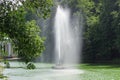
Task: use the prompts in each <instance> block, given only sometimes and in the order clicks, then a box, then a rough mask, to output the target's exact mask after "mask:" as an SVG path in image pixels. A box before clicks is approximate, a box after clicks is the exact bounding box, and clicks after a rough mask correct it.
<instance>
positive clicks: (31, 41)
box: [0, 0, 52, 63]
mask: <svg viewBox="0 0 120 80" xmlns="http://www.w3.org/2000/svg"><path fill="white" fill-rule="evenodd" d="M19 2H21V4H22V5H19V6H17V3H19ZM17 3H16V4H13V3H12V2H11V1H8V2H7V4H6V1H3V3H0V9H1V10H0V25H1V26H0V32H1V33H3V34H4V33H5V34H7V36H8V37H9V38H10V39H11V40H12V42H13V43H14V45H15V47H16V50H17V52H18V57H20V58H22V60H23V61H25V62H26V63H28V62H29V61H31V60H33V59H34V58H36V57H37V56H39V55H40V54H41V53H42V52H43V50H44V49H45V47H44V40H45V39H44V38H41V37H40V29H39V26H37V25H36V21H34V20H31V21H27V20H26V14H27V13H28V12H29V11H30V12H33V13H37V14H38V16H40V17H42V18H47V17H48V16H49V13H50V8H51V6H52V0H26V1H23V0H19V1H18V2H17ZM10 6H13V7H10Z"/></svg>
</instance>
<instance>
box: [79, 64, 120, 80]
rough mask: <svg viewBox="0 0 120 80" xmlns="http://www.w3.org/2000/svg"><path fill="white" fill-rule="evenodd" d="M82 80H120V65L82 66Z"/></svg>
mask: <svg viewBox="0 0 120 80" xmlns="http://www.w3.org/2000/svg"><path fill="white" fill-rule="evenodd" d="M79 68H80V69H82V70H84V73H83V74H80V80H120V65H113V64H112V65H108V64H106V65H103V64H96V65H94V64H81V65H80V66H79Z"/></svg>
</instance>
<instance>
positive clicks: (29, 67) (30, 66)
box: [27, 62, 36, 69]
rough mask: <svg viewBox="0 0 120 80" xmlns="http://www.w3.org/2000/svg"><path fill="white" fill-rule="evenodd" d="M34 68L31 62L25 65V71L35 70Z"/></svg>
mask: <svg viewBox="0 0 120 80" xmlns="http://www.w3.org/2000/svg"><path fill="white" fill-rule="evenodd" d="M35 68H36V67H35V65H34V64H33V63H32V62H29V63H28V64H27V69H35Z"/></svg>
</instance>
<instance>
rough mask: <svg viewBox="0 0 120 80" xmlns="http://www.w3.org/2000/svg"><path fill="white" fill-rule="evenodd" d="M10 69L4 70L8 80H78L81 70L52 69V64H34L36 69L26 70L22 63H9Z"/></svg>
mask: <svg viewBox="0 0 120 80" xmlns="http://www.w3.org/2000/svg"><path fill="white" fill-rule="evenodd" d="M10 65H11V68H6V69H5V70H4V75H5V76H7V77H8V80H80V74H82V73H83V71H82V70H79V69H73V68H66V69H53V68H52V67H53V66H54V64H44V63H35V65H36V67H37V68H36V69H34V70H28V69H26V68H25V67H26V66H25V64H24V63H22V62H10Z"/></svg>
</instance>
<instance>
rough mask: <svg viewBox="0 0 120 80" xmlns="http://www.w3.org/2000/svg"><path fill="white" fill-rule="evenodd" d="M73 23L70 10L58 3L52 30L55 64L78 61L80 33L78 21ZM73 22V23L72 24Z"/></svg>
mask: <svg viewBox="0 0 120 80" xmlns="http://www.w3.org/2000/svg"><path fill="white" fill-rule="evenodd" d="M77 22H78V24H77V25H74V21H73V20H72V19H71V16H70V10H69V9H68V8H63V7H61V6H60V5H59V6H58V7H57V11H56V15H55V21H54V32H55V61H56V65H57V66H63V65H66V64H67V65H68V64H77V63H79V60H80V59H79V58H80V57H79V56H80V50H81V49H80V48H81V47H80V41H81V40H80V39H81V38H80V35H79V21H77ZM72 23H73V24H72Z"/></svg>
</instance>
